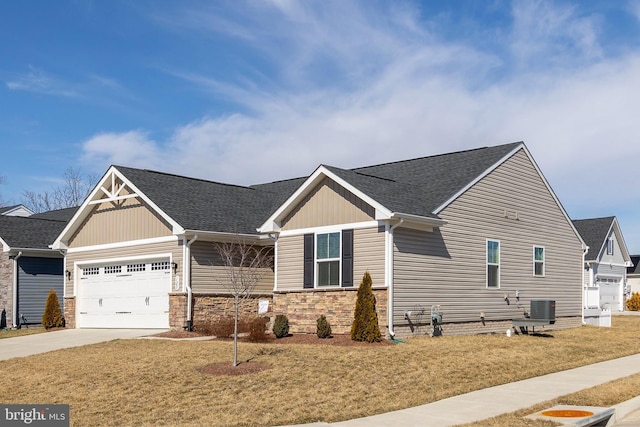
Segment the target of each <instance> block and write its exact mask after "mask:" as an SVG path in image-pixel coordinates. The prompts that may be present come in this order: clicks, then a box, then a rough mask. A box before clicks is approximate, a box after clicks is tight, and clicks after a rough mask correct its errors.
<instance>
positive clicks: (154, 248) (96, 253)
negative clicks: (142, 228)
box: [65, 238, 183, 296]
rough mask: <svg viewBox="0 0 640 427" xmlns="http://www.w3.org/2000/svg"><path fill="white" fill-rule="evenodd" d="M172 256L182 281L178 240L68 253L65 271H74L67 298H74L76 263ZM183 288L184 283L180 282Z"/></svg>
mask: <svg viewBox="0 0 640 427" xmlns="http://www.w3.org/2000/svg"><path fill="white" fill-rule="evenodd" d="M165 254H170V255H171V260H172V261H173V262H175V263H177V264H178V272H177V275H178V276H179V277H180V279H179V280H182V269H183V263H182V241H180V240H178V239H177V238H176V239H175V240H173V241H169V242H160V243H149V244H143V245H135V246H122V247H115V248H110V249H99V250H91V251H83V252H72V253H67V257H66V262H65V270H69V271H72V272H73V274H72V277H71V280H67V283H66V286H65V296H73V295H74V293H73V285H74V281H75V280H76V275H77V274H78V272H75V271H74V263H76V262H87V261H94V260H108V259H126V258H130V257H139V256H147V255H165ZM171 275H172V277H171V283H174V280H175V276H176V275H175V274H174V273H173V271H172V273H171ZM180 285H181V287H182V282H180Z"/></svg>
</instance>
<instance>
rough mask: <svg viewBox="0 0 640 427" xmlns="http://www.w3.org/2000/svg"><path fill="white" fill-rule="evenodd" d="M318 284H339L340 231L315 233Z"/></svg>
mask: <svg viewBox="0 0 640 427" xmlns="http://www.w3.org/2000/svg"><path fill="white" fill-rule="evenodd" d="M316 265H317V274H318V277H317V283H318V286H340V233H339V232H337V233H325V234H317V235H316Z"/></svg>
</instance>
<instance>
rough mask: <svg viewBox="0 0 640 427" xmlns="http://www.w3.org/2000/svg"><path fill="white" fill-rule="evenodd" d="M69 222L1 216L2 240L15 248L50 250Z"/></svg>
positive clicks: (0, 231)
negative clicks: (50, 246)
mask: <svg viewBox="0 0 640 427" xmlns="http://www.w3.org/2000/svg"><path fill="white" fill-rule="evenodd" d="M66 225H67V221H55V220H48V219H34V218H32V217H19V216H4V215H0V238H2V240H4V241H5V243H7V244H8V245H9V246H11V247H13V248H20V249H25V248H30V249H49V245H50V244H52V243H53V242H54V241H55V240H56V238H57V237H58V235H59V234H60V233H61V232H62V230H63V229H64V227H65V226H66Z"/></svg>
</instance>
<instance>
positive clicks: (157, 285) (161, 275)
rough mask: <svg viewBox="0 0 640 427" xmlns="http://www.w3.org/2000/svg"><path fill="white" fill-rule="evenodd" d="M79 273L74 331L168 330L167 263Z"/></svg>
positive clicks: (97, 267)
mask: <svg viewBox="0 0 640 427" xmlns="http://www.w3.org/2000/svg"><path fill="white" fill-rule="evenodd" d="M79 273H80V280H79V284H80V285H79V289H78V308H77V310H78V311H77V313H78V327H80V328H168V327H169V291H170V289H171V264H170V262H169V261H168V260H154V261H136V262H129V263H116V264H107V265H93V266H83V267H82V268H80V269H79Z"/></svg>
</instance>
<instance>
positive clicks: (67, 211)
mask: <svg viewBox="0 0 640 427" xmlns="http://www.w3.org/2000/svg"><path fill="white" fill-rule="evenodd" d="M77 210H78V206H75V207H73V208H64V209H56V210H53V211H47V212H41V213H37V214H33V215H31V216H30V217H29V218H36V219H52V220H55V221H65V222H66V221H70V220H71V218H73V215H74V214H75V213H76V211H77Z"/></svg>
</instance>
